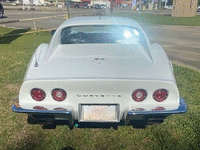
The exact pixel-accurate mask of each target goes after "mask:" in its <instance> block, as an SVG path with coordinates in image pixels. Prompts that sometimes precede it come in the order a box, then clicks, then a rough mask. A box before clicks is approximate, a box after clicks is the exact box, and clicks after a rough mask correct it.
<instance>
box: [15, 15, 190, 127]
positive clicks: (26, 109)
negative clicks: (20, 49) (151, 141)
mask: <svg viewBox="0 0 200 150" xmlns="http://www.w3.org/2000/svg"><path fill="white" fill-rule="evenodd" d="M12 110H13V111H14V112H17V113H27V114H28V123H31V124H44V125H54V126H55V125H56V122H59V121H66V122H68V125H69V126H70V128H73V126H74V123H76V124H81V123H82V124H84V123H88V122H89V123H96V124H101V123H106V124H115V125H119V124H125V125H130V124H132V123H133V124H134V123H138V122H140V123H141V122H144V123H146V122H162V121H163V120H164V118H165V117H167V116H169V115H171V114H179V113H185V112H186V111H187V106H186V104H185V101H184V99H182V98H180V96H179V91H178V88H177V85H176V81H175V78H174V74H173V66H172V64H171V62H170V61H169V59H168V57H167V55H166V53H165V51H164V50H163V49H162V47H161V46H160V45H159V44H151V43H150V42H149V40H148V38H147V36H146V34H145V33H144V31H143V30H142V28H141V27H140V25H139V24H138V23H137V22H135V21H134V20H132V19H128V18H118V17H77V18H72V19H69V20H67V21H65V22H64V23H63V24H62V25H60V26H59V28H58V29H57V30H56V31H55V33H54V34H53V37H52V39H51V42H50V43H49V44H44V43H43V44H41V45H40V46H39V47H38V48H37V49H36V51H35V53H34V54H33V56H32V59H31V61H30V63H29V65H28V68H27V71H26V74H25V77H24V81H23V84H22V86H21V89H20V92H19V97H18V98H17V99H16V100H14V104H13V106H12Z"/></svg>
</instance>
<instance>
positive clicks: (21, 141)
mask: <svg viewBox="0 0 200 150" xmlns="http://www.w3.org/2000/svg"><path fill="white" fill-rule="evenodd" d="M43 141H44V138H42V136H41V135H38V134H36V135H28V134H27V135H23V136H20V137H18V139H16V141H14V142H12V144H10V145H9V146H8V147H7V150H34V149H38V148H39V147H41V145H42V143H43ZM39 149H40V148H39Z"/></svg>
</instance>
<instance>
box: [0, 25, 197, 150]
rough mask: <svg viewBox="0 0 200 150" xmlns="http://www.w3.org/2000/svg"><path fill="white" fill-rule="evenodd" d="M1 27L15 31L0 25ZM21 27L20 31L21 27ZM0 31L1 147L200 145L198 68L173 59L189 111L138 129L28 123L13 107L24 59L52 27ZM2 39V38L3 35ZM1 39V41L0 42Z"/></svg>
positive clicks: (65, 149) (158, 149)
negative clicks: (47, 126)
mask: <svg viewBox="0 0 200 150" xmlns="http://www.w3.org/2000/svg"><path fill="white" fill-rule="evenodd" d="M0 31H1V32H0V33H1V34H2V35H3V33H4V34H9V33H14V32H18V31H16V30H13V29H7V28H0ZM20 32H21V31H20ZM11 38H12V40H9V39H7V40H6V41H7V42H6V41H5V38H2V37H1V39H0V40H1V44H0V53H1V56H0V66H1V69H0V79H1V80H0V85H1V86H0V114H1V115H0V141H1V142H0V149H2V150H5V149H8V150H13V149H16V150H28V149H30V150H33V149H36V150H61V149H62V150H73V149H80V150H82V149H95V150H96V149H99V150H104V149H119V150H125V149H127V150H143V149H145V150H146V149H148V150H163V149H168V150H173V149H176V150H182V149H184V150H185V149H188V150H198V149H199V148H200V118H199V117H200V101H199V100H200V93H199V89H200V84H199V83H200V73H199V72H197V71H194V70H192V69H189V68H186V67H180V66H177V65H174V73H175V76H176V81H177V84H178V88H179V90H180V95H181V97H183V98H185V100H186V102H187V105H188V112H187V113H186V114H181V115H172V116H170V117H168V118H166V119H165V121H164V122H163V123H162V124H160V125H157V126H155V125H151V126H147V128H145V129H136V128H133V127H132V126H120V127H119V128H118V130H114V129H113V128H111V129H100V128H98V129H92V128H88V129H87V128H86V129H84V128H75V129H74V130H70V129H69V128H68V127H67V126H57V128H56V129H55V130H43V129H42V128H41V126H40V125H29V124H27V122H26V118H27V115H26V114H16V113H13V112H12V111H11V105H12V100H13V99H14V98H16V97H17V95H18V93H19V89H20V85H21V83H22V81H23V76H24V73H25V71H26V67H27V64H28V62H29V60H30V58H31V55H32V54H33V52H34V50H35V49H36V47H37V46H38V45H39V44H40V43H43V42H46V43H48V42H49V40H50V38H51V36H50V33H39V34H35V35H34V34H29V35H23V36H17V37H15V38H13V37H11ZM3 39H4V40H3ZM2 41H3V42H2Z"/></svg>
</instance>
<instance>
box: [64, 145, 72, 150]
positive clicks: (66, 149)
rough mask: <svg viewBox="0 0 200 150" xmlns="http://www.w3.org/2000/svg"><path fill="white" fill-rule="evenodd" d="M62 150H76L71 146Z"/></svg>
mask: <svg viewBox="0 0 200 150" xmlns="http://www.w3.org/2000/svg"><path fill="white" fill-rule="evenodd" d="M61 150H75V149H74V148H72V147H70V146H67V147H63V148H62V149H61Z"/></svg>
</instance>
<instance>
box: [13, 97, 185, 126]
mask: <svg viewBox="0 0 200 150" xmlns="http://www.w3.org/2000/svg"><path fill="white" fill-rule="evenodd" d="M17 101H18V99H15V100H14V104H13V105H12V111H14V112H16V113H27V114H28V115H29V117H31V118H33V119H35V120H36V122H40V123H41V124H43V123H45V121H47V122H48V121H50V122H53V121H54V120H57V119H59V118H60V119H61V120H62V119H64V120H68V121H69V125H70V126H73V125H74V120H75V119H74V112H73V110H33V109H23V108H21V107H20V106H19V105H17V104H18V102H17ZM179 104H180V105H179V107H178V109H176V110H170V111H167V110H166V111H131V108H129V109H127V110H125V112H124V116H123V119H124V123H125V125H128V124H129V122H130V121H131V120H144V121H148V120H157V121H161V120H164V118H165V117H167V116H169V115H171V114H181V113H185V112H186V111H187V105H186V103H185V101H184V99H182V98H181V99H180V102H179Z"/></svg>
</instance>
